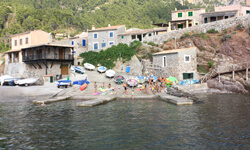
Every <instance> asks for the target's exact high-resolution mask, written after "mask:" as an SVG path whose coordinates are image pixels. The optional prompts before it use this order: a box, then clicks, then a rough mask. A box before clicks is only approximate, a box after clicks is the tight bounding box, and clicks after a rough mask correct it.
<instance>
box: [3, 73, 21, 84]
mask: <svg viewBox="0 0 250 150" xmlns="http://www.w3.org/2000/svg"><path fill="white" fill-rule="evenodd" d="M21 79H23V78H17V77H12V76H9V75H4V76H1V77H0V83H1V86H3V85H4V84H6V83H7V84H9V85H15V82H16V81H18V80H21ZM13 82H14V83H13Z"/></svg>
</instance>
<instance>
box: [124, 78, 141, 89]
mask: <svg viewBox="0 0 250 150" xmlns="http://www.w3.org/2000/svg"><path fill="white" fill-rule="evenodd" d="M126 83H127V84H128V86H132V87H135V86H137V84H138V81H137V79H136V78H134V77H129V78H128V79H127V80H126Z"/></svg>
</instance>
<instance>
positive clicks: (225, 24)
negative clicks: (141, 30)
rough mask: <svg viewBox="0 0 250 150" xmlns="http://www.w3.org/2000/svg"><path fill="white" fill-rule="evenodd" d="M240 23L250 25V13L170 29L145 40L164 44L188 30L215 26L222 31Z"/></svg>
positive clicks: (201, 30)
mask: <svg viewBox="0 0 250 150" xmlns="http://www.w3.org/2000/svg"><path fill="white" fill-rule="evenodd" d="M238 24H242V25H243V26H250V15H246V16H239V17H233V18H229V19H225V20H220V21H215V22H211V23H206V24H200V25H197V26H193V27H190V28H184V29H181V30H175V31H170V32H167V33H165V34H160V35H157V36H151V37H146V38H144V41H147V42H150V41H153V42H154V43H157V44H163V42H164V41H167V40H168V39H172V38H175V37H176V38H180V37H181V36H182V35H183V34H184V33H187V32H203V33H206V32H207V31H208V30H210V29H212V28H214V29H215V30H217V31H219V32H221V31H222V30H225V29H227V28H231V27H235V26H237V25H238Z"/></svg>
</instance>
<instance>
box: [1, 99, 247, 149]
mask: <svg viewBox="0 0 250 150" xmlns="http://www.w3.org/2000/svg"><path fill="white" fill-rule="evenodd" d="M200 98H201V99H202V101H203V102H204V103H201V104H199V105H189V106H176V105H172V104H168V103H166V102H164V101H160V100H116V101H113V102H110V103H107V104H105V105H99V106H96V107H91V108H82V107H76V103H77V102H78V101H74V100H72V101H64V102H58V103H52V104H47V105H46V106H45V107H41V105H34V104H32V102H31V100H5V101H0V143H1V144H0V147H1V148H6V149H35V148H38V149H219V148H223V149H240V148H242V149H244V148H245V149H247V148H248V146H249V145H248V142H249V141H248V139H249V125H250V121H249V118H250V115H249V113H248V110H249V108H250V104H249V103H250V102H249V98H250V97H249V95H202V96H200Z"/></svg>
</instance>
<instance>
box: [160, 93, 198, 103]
mask: <svg viewBox="0 0 250 150" xmlns="http://www.w3.org/2000/svg"><path fill="white" fill-rule="evenodd" d="M155 95H156V96H158V98H159V99H161V100H163V101H166V102H169V103H173V104H176V105H192V104H193V103H194V101H193V100H191V99H187V98H183V97H177V96H172V95H169V94H166V93H156V94H155Z"/></svg>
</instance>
